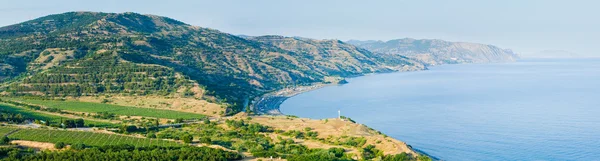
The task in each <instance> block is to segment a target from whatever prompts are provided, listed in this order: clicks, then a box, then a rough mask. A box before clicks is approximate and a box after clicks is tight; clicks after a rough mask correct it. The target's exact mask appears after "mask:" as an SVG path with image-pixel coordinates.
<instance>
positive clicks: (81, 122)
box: [75, 118, 85, 127]
mask: <svg viewBox="0 0 600 161" xmlns="http://www.w3.org/2000/svg"><path fill="white" fill-rule="evenodd" d="M83 126H85V121H84V120H83V119H81V118H78V119H75V127H83Z"/></svg>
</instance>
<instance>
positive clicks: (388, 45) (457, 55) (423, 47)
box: [347, 38, 518, 65]
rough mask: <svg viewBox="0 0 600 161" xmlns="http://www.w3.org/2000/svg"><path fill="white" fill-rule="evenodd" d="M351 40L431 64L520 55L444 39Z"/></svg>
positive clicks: (506, 59) (509, 58)
mask: <svg viewBox="0 0 600 161" xmlns="http://www.w3.org/2000/svg"><path fill="white" fill-rule="evenodd" d="M347 43H350V44H353V45H356V46H358V47H362V48H365V49H367V50H370V51H371V52H375V53H384V54H400V55H405V56H407V57H410V58H413V59H416V60H419V61H420V62H422V63H425V64H428V65H439V64H462V63H494V62H512V61H515V60H516V59H518V56H517V54H515V53H514V52H513V51H512V50H510V49H502V48H499V47H496V46H493V45H486V44H479V43H469V42H450V41H444V40H440V39H413V38H404V39H394V40H389V41H380V40H366V41H360V40H349V41H347Z"/></svg>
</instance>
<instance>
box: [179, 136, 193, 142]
mask: <svg viewBox="0 0 600 161" xmlns="http://www.w3.org/2000/svg"><path fill="white" fill-rule="evenodd" d="M182 139H183V142H184V143H192V141H193V140H194V137H193V136H192V135H185V136H183V138H182Z"/></svg>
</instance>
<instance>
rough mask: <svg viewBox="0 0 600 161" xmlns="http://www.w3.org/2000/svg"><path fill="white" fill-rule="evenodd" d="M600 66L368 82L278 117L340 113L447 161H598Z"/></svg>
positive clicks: (515, 67) (451, 72)
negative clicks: (596, 160)
mask: <svg viewBox="0 0 600 161" xmlns="http://www.w3.org/2000/svg"><path fill="white" fill-rule="evenodd" d="M598 64H600V59H526V60H520V61H518V62H514V63H499V64H462V65H442V66H436V67H431V69H430V70H428V71H419V72H406V73H390V74H377V75H370V76H365V77H359V78H353V79H349V80H348V81H349V82H350V83H349V84H345V85H341V86H332V87H326V88H322V89H319V90H315V91H311V92H307V93H303V94H300V95H297V96H295V97H292V98H290V99H288V100H286V101H285V102H283V104H282V105H281V111H282V112H283V113H285V114H293V115H298V116H300V117H309V118H315V119H321V118H332V117H337V114H338V113H337V111H338V110H341V113H342V115H343V116H347V117H350V118H352V119H354V120H356V121H357V122H359V123H364V124H366V125H368V126H370V127H373V128H375V129H378V130H381V131H382V132H384V133H386V134H388V135H390V136H392V137H394V138H397V139H400V140H404V141H406V142H408V143H410V145H412V147H414V148H417V149H419V150H421V151H424V152H426V153H428V154H430V155H432V156H436V157H439V158H440V159H443V160H595V159H597V158H599V157H600V154H599V153H598V151H600V147H599V146H598V145H600V142H599V141H598V140H600V136H599V135H597V134H598V133H597V132H598V131H600V119H598V117H597V114H598V113H600V109H598V108H597V107H598V106H600V101H598V99H597V98H598V97H599V95H598V91H600V82H599V81H597V80H600V66H599V65H598ZM465 156H468V157H465Z"/></svg>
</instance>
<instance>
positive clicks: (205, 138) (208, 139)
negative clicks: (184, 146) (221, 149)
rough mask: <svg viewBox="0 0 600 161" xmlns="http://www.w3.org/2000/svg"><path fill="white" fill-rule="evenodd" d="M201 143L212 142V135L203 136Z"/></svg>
mask: <svg viewBox="0 0 600 161" xmlns="http://www.w3.org/2000/svg"><path fill="white" fill-rule="evenodd" d="M200 143H204V144H211V143H212V140H211V139H210V137H202V138H200Z"/></svg>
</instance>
